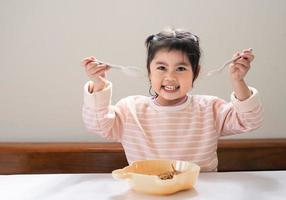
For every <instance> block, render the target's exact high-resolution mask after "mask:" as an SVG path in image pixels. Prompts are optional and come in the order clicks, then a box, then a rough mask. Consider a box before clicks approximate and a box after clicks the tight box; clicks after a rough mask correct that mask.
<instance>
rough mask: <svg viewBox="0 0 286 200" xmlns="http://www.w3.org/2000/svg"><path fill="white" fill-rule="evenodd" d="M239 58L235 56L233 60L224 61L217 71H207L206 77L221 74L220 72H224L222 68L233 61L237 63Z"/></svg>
mask: <svg viewBox="0 0 286 200" xmlns="http://www.w3.org/2000/svg"><path fill="white" fill-rule="evenodd" d="M240 58H241V56H237V57H235V58H233V59H231V60H228V61H226V62H225V63H224V64H223V66H222V67H220V68H218V69H214V70H211V71H209V72H208V73H207V76H212V75H214V74H218V73H220V72H222V71H223V70H224V68H226V67H227V66H228V65H229V64H230V63H232V62H235V61H237V60H238V59H240Z"/></svg>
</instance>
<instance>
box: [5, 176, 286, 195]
mask: <svg viewBox="0 0 286 200" xmlns="http://www.w3.org/2000/svg"><path fill="white" fill-rule="evenodd" d="M0 199H1V200H16V199H17V200H47V199H49V200H104V199H110V200H121V199H132V200H140V199H152V200H153V199H154V200H156V199H164V200H169V199H176V200H180V199H184V200H186V199H192V200H198V199H201V200H208V199H217V200H226V199H227V200H230V199H231V200H236V199H239V200H247V199H249V200H250V199H251V200H265V199H267V200H268V199H269V200H276V199H281V200H282V199H283V200H285V199H286V171H261V172H224V173H217V172H216V173H201V174H200V175H199V178H198V181H197V184H196V185H195V188H194V189H192V190H188V191H182V192H179V193H176V194H173V195H169V196H152V195H146V194H140V193H137V192H134V191H132V190H130V188H129V185H128V183H127V182H126V181H124V180H115V179H113V178H112V176H111V174H47V175H43V174H41V175H0Z"/></svg>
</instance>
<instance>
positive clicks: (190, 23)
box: [0, 0, 286, 142]
mask: <svg viewBox="0 0 286 200" xmlns="http://www.w3.org/2000/svg"><path fill="white" fill-rule="evenodd" d="M285 10H286V1H284V0H274V1H272V0H251V1H249V0H240V1H236V0H216V1H211V0H209V1H207V0H173V1H171V0H169V1H168V0H144V1H139V0H138V1H136V0H120V1H116V0H113V1H112V0H104V1H99V0H98V1H96V0H69V1H68V0H25V1H20V0H18V1H16V0H0V141H1V142H6V141H8V142H9V141H34V142H35V141H42V142H49V141H76V142H81V141H89V142H91V141H105V140H104V139H102V138H100V137H98V136H96V135H94V134H92V133H88V132H87V131H86V130H85V128H84V126H83V123H82V119H81V106H82V102H83V99H82V97H83V85H84V84H85V82H86V81H87V80H88V79H87V77H86V75H85V72H84V70H83V68H82V67H81V66H80V61H81V60H82V59H83V58H85V57H87V56H90V55H95V56H97V57H98V58H101V59H102V60H106V61H109V62H112V63H117V64H123V65H135V66H139V67H142V69H144V70H145V60H146V50H145V46H144V41H145V39H146V38H147V36H148V35H150V34H154V33H157V32H159V31H160V30H162V29H163V28H165V27H167V26H172V27H175V28H183V29H186V30H188V31H191V32H193V33H195V34H197V35H198V36H199V37H200V40H201V48H202V54H203V55H202V60H201V64H202V66H203V71H202V74H201V76H200V78H199V79H198V80H197V81H196V82H195V88H194V90H193V91H192V93H193V94H209V95H215V96H219V97H221V98H224V99H226V100H229V98H230V97H229V96H230V93H231V91H232V89H231V86H230V82H229V78H228V74H227V72H224V73H222V74H219V75H216V76H213V77H205V76H204V73H206V72H207V71H208V70H211V69H214V68H216V67H219V66H221V65H222V64H223V63H224V62H225V61H226V60H228V59H229V58H231V57H232V55H233V54H234V53H235V52H236V51H240V50H242V49H244V48H249V47H252V48H253V49H254V54H255V56H256V58H255V61H254V62H253V64H252V68H251V71H250V72H249V73H248V75H247V78H246V80H247V82H248V84H249V85H250V86H254V87H256V88H257V89H258V90H259V92H260V96H261V99H262V103H263V106H264V114H265V117H264V124H263V127H262V128H260V129H259V130H256V131H254V132H252V133H247V134H241V135H237V136H232V137H231V138H285V127H286V125H285V124H286V123H285V111H286V109H285V108H286V100H285V98H286V94H285V91H286V90H285V88H284V86H285V85H286V81H285V74H286V68H285V58H286V56H285V52H286V51H285V50H286V26H285V19H286V12H285ZM108 77H109V79H110V80H111V81H112V82H113V84H114V93H113V103H116V102H117V101H118V100H119V99H121V98H123V97H125V96H127V95H135V94H142V95H148V88H149V83H148V79H147V78H146V76H145V77H141V78H140V79H138V78H136V77H129V76H127V75H125V74H123V73H121V72H120V71H115V70H113V71H111V72H110V73H109V74H108Z"/></svg>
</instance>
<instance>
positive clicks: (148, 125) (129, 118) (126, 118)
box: [82, 82, 262, 171]
mask: <svg viewBox="0 0 286 200" xmlns="http://www.w3.org/2000/svg"><path fill="white" fill-rule="evenodd" d="M250 89H251V91H252V96H251V97H249V98H248V99H247V100H244V101H239V100H237V99H236V98H235V97H234V94H233V93H232V94H231V102H226V101H224V100H222V99H220V98H217V97H214V96H207V95H188V98H187V100H186V101H185V102H183V103H182V104H180V105H176V106H160V105H158V104H156V103H154V101H153V100H152V98H151V97H146V96H140V95H137V96H129V97H126V98H124V99H122V100H120V101H119V102H118V103H117V104H116V105H111V94H112V83H111V82H109V83H108V86H107V87H106V88H105V89H104V90H102V91H99V92H95V93H92V94H90V93H89V92H88V83H87V84H86V85H85V87H84V104H83V112H82V114H83V121H84V124H85V127H86V128H87V130H89V131H90V132H93V133H96V134H98V135H100V136H102V137H104V138H107V139H110V140H113V141H117V142H121V144H122V146H123V148H124V151H125V154H126V157H127V160H128V162H129V164H131V163H132V162H133V161H135V160H145V159H174V160H185V161H192V162H194V163H196V164H198V165H199V166H200V167H201V171H216V170H217V165H218V159H217V151H216V150H217V142H218V139H219V137H220V136H225V135H232V134H237V133H243V132H249V131H252V130H254V129H257V128H259V127H260V126H261V124H262V106H261V103H260V100H259V97H258V92H257V90H256V89H254V88H250Z"/></svg>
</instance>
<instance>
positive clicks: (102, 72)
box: [81, 56, 109, 93]
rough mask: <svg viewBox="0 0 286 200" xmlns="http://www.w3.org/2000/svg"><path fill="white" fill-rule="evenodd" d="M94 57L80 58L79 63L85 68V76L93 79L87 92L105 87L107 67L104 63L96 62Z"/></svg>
mask: <svg viewBox="0 0 286 200" xmlns="http://www.w3.org/2000/svg"><path fill="white" fill-rule="evenodd" d="M95 61H96V59H95V57H93V56H91V57H88V58H85V59H83V60H82V62H81V65H82V66H83V67H84V68H85V71H86V74H87V76H88V77H89V78H90V80H92V81H93V84H90V85H89V89H88V90H89V92H91V93H92V92H97V91H100V90H103V89H104V88H105V87H106V84H107V82H108V81H107V79H106V71H107V70H109V67H108V66H107V65H104V64H97V63H96V62H95Z"/></svg>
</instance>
